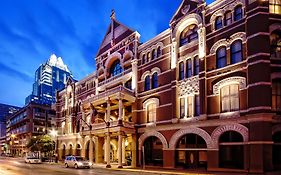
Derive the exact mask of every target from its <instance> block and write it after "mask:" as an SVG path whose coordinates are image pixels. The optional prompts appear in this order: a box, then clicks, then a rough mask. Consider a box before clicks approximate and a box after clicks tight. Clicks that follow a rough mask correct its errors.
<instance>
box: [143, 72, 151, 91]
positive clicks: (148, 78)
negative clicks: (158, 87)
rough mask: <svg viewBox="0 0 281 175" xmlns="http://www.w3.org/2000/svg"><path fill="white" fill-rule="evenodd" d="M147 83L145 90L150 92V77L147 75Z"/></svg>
mask: <svg viewBox="0 0 281 175" xmlns="http://www.w3.org/2000/svg"><path fill="white" fill-rule="evenodd" d="M144 81H145V83H144V90H145V91H148V90H150V76H149V75H147V76H146V77H145V80H144Z"/></svg>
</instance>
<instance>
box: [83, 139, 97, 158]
mask: <svg viewBox="0 0 281 175" xmlns="http://www.w3.org/2000/svg"><path fill="white" fill-rule="evenodd" d="M90 142H92V141H91V140H88V141H87V143H86V148H85V159H86V160H90ZM92 145H93V153H92V154H93V159H95V146H94V143H92ZM93 161H94V160H93Z"/></svg>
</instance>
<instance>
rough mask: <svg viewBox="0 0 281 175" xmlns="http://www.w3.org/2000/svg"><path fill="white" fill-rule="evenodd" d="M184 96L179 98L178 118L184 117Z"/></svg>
mask: <svg viewBox="0 0 281 175" xmlns="http://www.w3.org/2000/svg"><path fill="white" fill-rule="evenodd" d="M184 101H185V99H184V98H180V118H184V116H185V105H184Z"/></svg>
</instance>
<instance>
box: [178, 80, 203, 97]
mask: <svg viewBox="0 0 281 175" xmlns="http://www.w3.org/2000/svg"><path fill="white" fill-rule="evenodd" d="M178 88H179V91H178V95H179V96H186V95H191V94H197V93H199V77H198V76H194V77H191V78H188V79H186V80H182V81H180V82H179V85H178Z"/></svg>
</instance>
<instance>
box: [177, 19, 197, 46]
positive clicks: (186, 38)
mask: <svg viewBox="0 0 281 175" xmlns="http://www.w3.org/2000/svg"><path fill="white" fill-rule="evenodd" d="M197 30H198V28H197V26H196V25H194V24H193V25H190V26H188V27H187V28H186V29H184V31H183V32H182V33H181V36H180V46H183V45H185V44H188V43H190V42H192V41H194V40H197V39H198V32H197Z"/></svg>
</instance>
